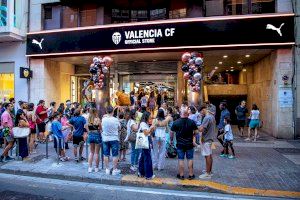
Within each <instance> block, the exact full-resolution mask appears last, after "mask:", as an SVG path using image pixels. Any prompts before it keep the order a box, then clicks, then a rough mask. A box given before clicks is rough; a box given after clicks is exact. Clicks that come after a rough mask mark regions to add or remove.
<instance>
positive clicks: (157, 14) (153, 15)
mask: <svg viewBox="0 0 300 200" xmlns="http://www.w3.org/2000/svg"><path fill="white" fill-rule="evenodd" d="M166 18H167V9H166V8H161V9H155V10H151V11H150V20H157V19H166Z"/></svg>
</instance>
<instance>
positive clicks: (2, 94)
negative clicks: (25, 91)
mask: <svg viewBox="0 0 300 200" xmlns="http://www.w3.org/2000/svg"><path fill="white" fill-rule="evenodd" d="M12 97H14V74H13V73H10V74H0V99H1V101H2V102H4V101H7V100H8V99H9V98H12Z"/></svg>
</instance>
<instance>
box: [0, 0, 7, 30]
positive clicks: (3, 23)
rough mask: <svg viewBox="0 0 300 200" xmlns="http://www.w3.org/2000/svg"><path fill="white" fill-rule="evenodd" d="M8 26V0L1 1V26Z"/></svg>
mask: <svg viewBox="0 0 300 200" xmlns="http://www.w3.org/2000/svg"><path fill="white" fill-rule="evenodd" d="M6 25H7V0H0V26H6Z"/></svg>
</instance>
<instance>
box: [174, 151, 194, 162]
mask: <svg viewBox="0 0 300 200" xmlns="http://www.w3.org/2000/svg"><path fill="white" fill-rule="evenodd" d="M177 156H178V159H179V160H184V157H186V159H188V160H192V159H193V158H194V149H179V148H177Z"/></svg>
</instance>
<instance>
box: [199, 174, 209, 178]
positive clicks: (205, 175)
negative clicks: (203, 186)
mask: <svg viewBox="0 0 300 200" xmlns="http://www.w3.org/2000/svg"><path fill="white" fill-rule="evenodd" d="M199 178H200V179H211V174H208V173H204V174H201V175H200V176H199Z"/></svg>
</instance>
